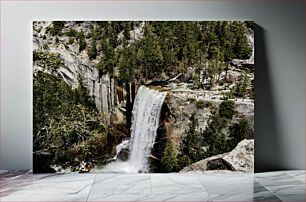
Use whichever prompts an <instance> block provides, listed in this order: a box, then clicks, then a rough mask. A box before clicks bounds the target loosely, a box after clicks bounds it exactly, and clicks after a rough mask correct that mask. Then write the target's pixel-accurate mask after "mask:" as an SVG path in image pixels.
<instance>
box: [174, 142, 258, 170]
mask: <svg viewBox="0 0 306 202" xmlns="http://www.w3.org/2000/svg"><path fill="white" fill-rule="evenodd" d="M220 170H224V171H235V172H237V171H238V172H247V173H248V172H253V170H254V139H252V140H246V139H245V140H242V141H241V142H239V143H238V145H237V146H236V147H235V149H233V150H232V151H230V152H228V153H224V154H219V155H216V156H212V157H209V158H206V159H203V160H201V161H198V162H195V163H193V164H191V165H189V166H187V167H185V168H183V169H182V170H181V171H180V173H187V172H212V171H217V172H220Z"/></svg>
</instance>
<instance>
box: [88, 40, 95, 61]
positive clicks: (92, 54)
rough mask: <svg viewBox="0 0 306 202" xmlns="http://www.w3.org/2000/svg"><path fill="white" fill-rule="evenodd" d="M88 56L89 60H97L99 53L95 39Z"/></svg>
mask: <svg viewBox="0 0 306 202" xmlns="http://www.w3.org/2000/svg"><path fill="white" fill-rule="evenodd" d="M87 54H88V57H89V59H91V60H93V59H96V57H97V54H98V53H97V46H96V40H95V39H93V40H92V43H91V46H90V49H89V50H88V52H87Z"/></svg>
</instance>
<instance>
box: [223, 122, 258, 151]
mask: <svg viewBox="0 0 306 202" xmlns="http://www.w3.org/2000/svg"><path fill="white" fill-rule="evenodd" d="M229 130H230V138H231V146H232V148H234V147H235V146H236V145H237V144H238V143H239V142H240V141H242V140H243V139H252V138H254V131H253V129H252V128H251V125H250V123H249V121H248V120H247V119H245V118H242V119H241V120H240V121H239V122H238V123H234V124H233V125H232V126H231V127H230V128H229Z"/></svg>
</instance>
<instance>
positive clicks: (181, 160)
mask: <svg viewBox="0 0 306 202" xmlns="http://www.w3.org/2000/svg"><path fill="white" fill-rule="evenodd" d="M177 164H178V170H182V169H183V168H184V167H186V166H189V165H190V164H192V161H191V159H190V158H189V156H187V155H179V156H178V158H177Z"/></svg>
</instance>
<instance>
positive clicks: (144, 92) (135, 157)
mask: <svg viewBox="0 0 306 202" xmlns="http://www.w3.org/2000/svg"><path fill="white" fill-rule="evenodd" d="M165 97H166V93H164V92H158V91H155V90H151V89H149V88H147V87H145V86H140V87H139V89H138V92H137V95H136V98H135V101H134V105H133V111H132V126H131V139H130V142H129V150H130V155H129V159H128V160H127V161H125V162H122V161H116V162H113V163H110V164H108V165H106V167H105V168H104V169H103V172H125V173H138V172H149V169H150V168H149V165H148V157H149V155H150V154H151V149H152V148H153V145H154V142H155V138H156V132H157V128H158V124H159V116H160V111H161V108H162V105H163V103H164V99H165ZM117 153H118V151H117Z"/></svg>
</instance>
